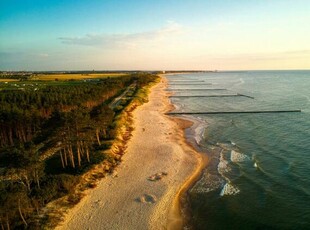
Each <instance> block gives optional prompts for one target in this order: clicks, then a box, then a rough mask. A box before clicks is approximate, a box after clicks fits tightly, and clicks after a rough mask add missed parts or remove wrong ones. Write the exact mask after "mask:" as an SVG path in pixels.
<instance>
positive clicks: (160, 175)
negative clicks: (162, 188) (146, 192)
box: [147, 172, 168, 181]
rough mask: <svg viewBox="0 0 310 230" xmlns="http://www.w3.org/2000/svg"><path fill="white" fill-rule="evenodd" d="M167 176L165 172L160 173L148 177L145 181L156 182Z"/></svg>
mask: <svg viewBox="0 0 310 230" xmlns="http://www.w3.org/2000/svg"><path fill="white" fill-rule="evenodd" d="M167 175H168V173H166V172H161V173H156V174H154V175H152V176H150V177H148V178H147V179H148V180H149V181H158V180H161V179H162V178H163V177H164V176H167Z"/></svg>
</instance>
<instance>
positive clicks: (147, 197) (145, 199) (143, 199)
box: [136, 194, 157, 204]
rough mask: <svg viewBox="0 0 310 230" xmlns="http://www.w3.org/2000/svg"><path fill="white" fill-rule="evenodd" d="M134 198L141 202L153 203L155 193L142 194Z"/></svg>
mask: <svg viewBox="0 0 310 230" xmlns="http://www.w3.org/2000/svg"><path fill="white" fill-rule="evenodd" d="M136 200H137V201H138V202H141V203H147V204H154V203H155V202H156V200H157V198H156V196H155V195H152V194H144V195H143V196H141V197H139V198H137V199H136Z"/></svg>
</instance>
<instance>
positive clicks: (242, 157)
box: [230, 150, 250, 163]
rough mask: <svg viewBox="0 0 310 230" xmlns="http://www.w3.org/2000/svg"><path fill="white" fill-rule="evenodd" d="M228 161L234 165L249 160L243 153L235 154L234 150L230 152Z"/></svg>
mask: <svg viewBox="0 0 310 230" xmlns="http://www.w3.org/2000/svg"><path fill="white" fill-rule="evenodd" d="M230 160H231V161H232V162H234V163H240V162H244V161H248V160H250V158H249V157H248V156H247V155H245V154H243V153H240V152H237V151H235V150H231V153H230Z"/></svg>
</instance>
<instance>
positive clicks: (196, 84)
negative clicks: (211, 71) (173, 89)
mask: <svg viewBox="0 0 310 230" xmlns="http://www.w3.org/2000/svg"><path fill="white" fill-rule="evenodd" d="M169 85H171V86H173V85H212V83H195V84H194V83H173V84H171V83H169Z"/></svg>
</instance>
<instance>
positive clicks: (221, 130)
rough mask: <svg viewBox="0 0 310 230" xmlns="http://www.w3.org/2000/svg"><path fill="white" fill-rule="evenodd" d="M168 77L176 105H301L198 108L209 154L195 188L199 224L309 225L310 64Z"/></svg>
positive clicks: (180, 108) (200, 135)
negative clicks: (292, 68)
mask: <svg viewBox="0 0 310 230" xmlns="http://www.w3.org/2000/svg"><path fill="white" fill-rule="evenodd" d="M167 78H168V80H169V83H170V85H169V88H168V90H172V91H173V92H174V96H175V97H172V98H171V101H172V103H174V104H175V105H176V107H177V109H176V111H177V112H227V111H229V112H232V111H234V112H239V111H271V110H272V111H273V110H295V109H301V110H302V112H301V113H257V114H255V113H254V114H238V113H236V114H215V115H214V114H213V115H201V114H199V115H191V118H194V119H195V120H198V122H199V126H198V127H196V128H195V130H192V132H194V133H195V139H196V141H197V142H198V144H199V147H200V149H201V150H202V151H203V152H205V154H207V155H208V156H209V158H210V164H209V165H208V166H207V168H206V169H205V170H204V172H203V175H202V178H201V179H200V180H199V181H198V182H197V183H196V185H195V186H194V187H193V188H192V189H191V190H190V191H189V203H190V207H191V212H192V213H191V214H192V219H191V225H192V227H193V229H310V71H255V72H254V71H253V72H220V73H202V74H184V75H183V74H182V75H172V76H168V77H167ZM188 96H195V97H188Z"/></svg>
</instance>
